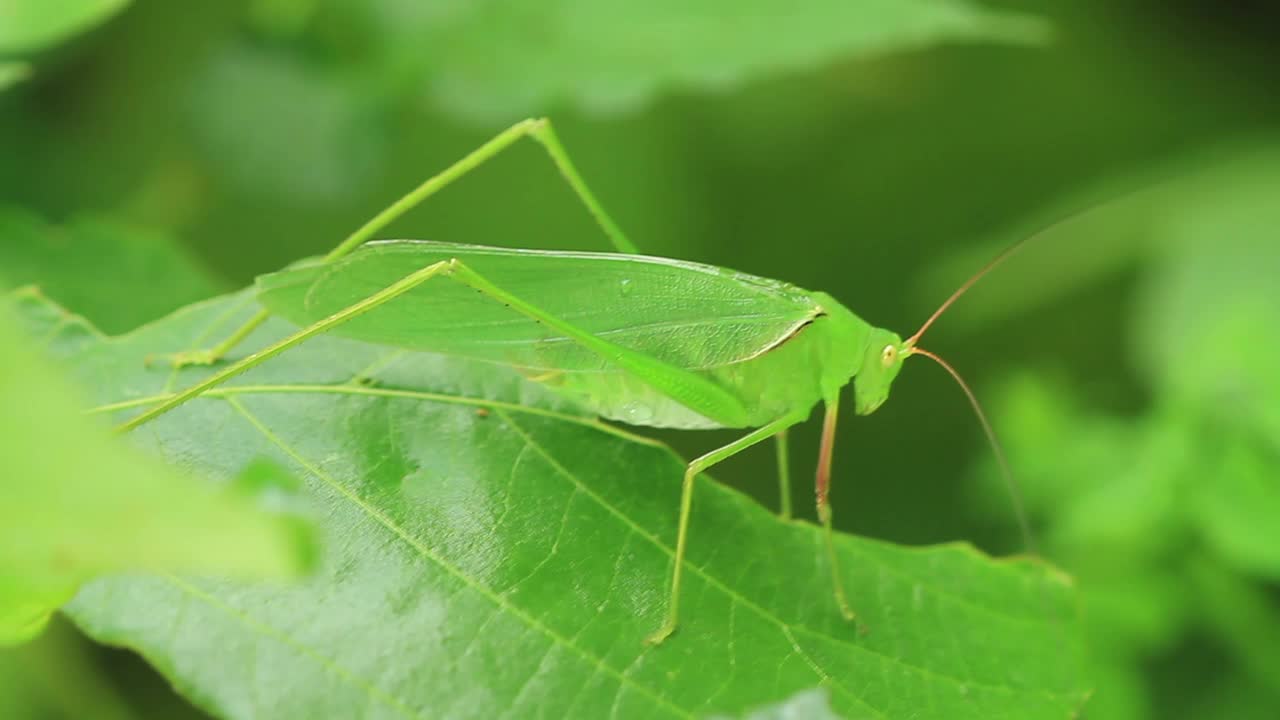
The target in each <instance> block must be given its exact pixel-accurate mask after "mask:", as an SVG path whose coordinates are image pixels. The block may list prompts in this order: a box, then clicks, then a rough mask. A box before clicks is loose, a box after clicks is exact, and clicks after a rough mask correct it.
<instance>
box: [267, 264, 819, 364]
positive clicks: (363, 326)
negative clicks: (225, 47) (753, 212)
mask: <svg viewBox="0 0 1280 720" xmlns="http://www.w3.org/2000/svg"><path fill="white" fill-rule="evenodd" d="M450 258H457V259H459V260H461V261H463V262H464V263H466V264H467V266H469V267H470V268H472V269H473V270H475V271H476V272H478V273H480V274H481V275H483V276H484V277H485V278H487V279H488V280H489V281H490V282H492V283H494V284H495V285H498V286H500V287H502V288H503V289H504V290H506V291H508V292H510V293H511V294H512V295H515V296H516V297H518V298H520V299H522V300H524V301H526V302H529V303H532V304H534V305H537V306H538V307H540V308H542V309H543V310H545V311H547V312H548V313H550V314H552V315H555V316H557V317H559V318H561V319H563V320H565V321H568V322H570V323H572V324H574V325H576V326H578V327H580V328H582V329H583V330H586V331H587V332H590V333H592V334H595V335H598V336H599V337H601V338H604V339H607V340H609V341H610V342H613V343H616V344H618V345H621V346H623V347H626V348H628V349H631V350H636V351H639V352H643V353H645V354H648V355H650V356H652V357H655V358H657V359H659V360H662V361H663V362H666V363H669V364H671V365H675V366H677V367H681V368H685V369H689V370H708V369H712V368H717V367H722V366H725V365H730V364H733V363H737V362H742V361H744V360H747V359H750V358H752V357H755V356H757V355H759V354H761V353H763V352H765V351H766V350H768V349H769V348H771V347H773V346H774V345H776V344H778V343H781V342H782V341H783V340H785V339H786V338H787V337H788V336H790V335H791V334H792V333H794V332H795V331H796V329H797V328H798V327H800V326H802V325H803V324H804V323H806V322H808V321H810V320H812V318H813V316H814V314H815V313H816V311H817V305H816V303H815V302H814V300H813V298H812V297H811V296H810V295H809V294H808V293H806V292H804V291H803V290H800V289H799V288H795V287H793V286H790V285H786V284H784V283H780V282H777V281H774V280H768V279H765V278H759V277H755V276H752V275H746V274H743V273H738V272H734V271H731V270H726V269H723V268H717V267H713V266H709V265H701V264H697V263H688V262H680V261H676V260H669V259H664V258H653V257H646V256H639V255H618V254H608V253H569V252H548V251H534V250H508V249H502V248H491V247H483V246H476V245H458V244H451V243H436V242H424V241H408V240H396V241H383V242H375V243H369V244H368V245H365V246H364V247H362V248H361V249H360V250H357V251H356V252H354V253H352V254H351V255H349V256H348V257H346V258H344V259H343V260H340V261H338V262H336V263H333V264H329V265H316V266H310V267H300V268H295V269H290V270H284V271H281V272H277V273H273V274H270V275H265V276H262V277H260V278H258V283H257V284H258V290H259V297H260V299H261V301H262V303H263V304H264V305H265V306H266V307H268V308H269V309H270V310H271V311H272V312H274V313H276V314H278V315H280V316H282V317H285V318H287V319H289V320H291V321H293V322H295V323H297V324H300V325H307V324H310V323H313V322H315V321H317V320H320V319H322V318H324V317H327V316H329V315H331V314H333V313H334V312H337V311H339V310H341V309H343V308H345V307H347V306H349V305H351V304H352V303H355V302H357V301H359V300H361V299H363V298H365V297H368V296H369V295H371V294H373V293H374V292H377V291H378V290H381V289H383V288H385V287H386V286H388V285H390V284H391V283H393V282H395V281H396V280H399V279H400V278H402V277H404V276H406V275H408V274H409V273H411V272H413V271H415V270H418V269H420V268H423V267H426V266H428V265H430V264H432V263H435V262H439V261H442V260H448V259H450ZM333 332H334V333H335V334H338V335H344V336H347V337H352V338H355V339H358V340H364V341H367V342H375V343H380V344H387V345H394V346H399V347H404V348H408V349H411V350H422V351H429V352H439V353H445V354H450V355H457V356H462V357H468V358H474V359H477V360H484V361H489V362H496V363H502V364H506V365H511V366H515V367H518V368H523V369H526V370H528V371H530V372H537V373H542V372H562V373H593V372H595V373H600V372H603V373H613V372H617V368H616V367H612V366H610V364H609V363H607V362H606V361H604V360H602V359H601V358H600V357H598V356H597V355H595V354H593V353H591V352H590V351H588V350H586V349H585V348H583V347H581V346H580V345H578V344H576V343H575V342H574V341H572V340H570V339H569V338H566V337H564V336H563V335H562V334H560V333H558V332H556V331H554V330H551V329H550V328H547V327H546V326H544V325H542V324H540V323H538V322H536V321H534V320H531V319H529V318H527V317H525V316H523V315H520V314H517V313H515V312H513V311H512V310H510V309H508V308H506V307H504V306H502V305H501V304H500V303H497V302H495V301H493V300H492V299H490V298H488V297H486V296H484V295H482V294H480V293H478V292H476V291H475V290H473V289H470V288H468V287H466V286H464V285H462V284H460V283H456V282H452V281H449V280H445V279H442V280H439V281H431V282H429V283H426V284H424V285H422V286H421V287H418V288H415V289H414V290H412V291H410V292H408V293H406V294H405V295H403V296H401V297H399V298H397V299H395V300H393V301H391V302H389V303H388V304H387V305H386V306H384V307H381V308H379V309H378V310H376V311H374V312H371V313H368V314H367V315H363V316H361V317H358V318H355V319H353V320H351V321H350V322H348V323H345V324H343V325H341V326H339V327H338V328H336V329H335V330H334V331H333Z"/></svg>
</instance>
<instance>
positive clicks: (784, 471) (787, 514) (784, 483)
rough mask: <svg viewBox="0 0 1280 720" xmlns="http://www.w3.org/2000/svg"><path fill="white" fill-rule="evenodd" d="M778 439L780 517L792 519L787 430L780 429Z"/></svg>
mask: <svg viewBox="0 0 1280 720" xmlns="http://www.w3.org/2000/svg"><path fill="white" fill-rule="evenodd" d="M774 438H775V439H776V440H777V441H778V517H781V518H782V519H783V520H790V519H791V454H790V453H789V452H788V451H787V430H786V429H785V428H784V429H783V430H781V431H779V432H778V434H777V435H774Z"/></svg>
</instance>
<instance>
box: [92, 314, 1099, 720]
mask: <svg viewBox="0 0 1280 720" xmlns="http://www.w3.org/2000/svg"><path fill="white" fill-rule="evenodd" d="M247 299H248V298H247V297H244V296H240V297H233V298H228V299H225V300H221V301H217V302H212V303H206V304H202V305H198V306H193V307H190V308H188V309H185V310H183V311H181V312H179V313H177V314H176V315H174V316H172V317H170V318H168V319H167V320H164V321H162V322H160V323H157V324H153V325H149V326H147V327H145V328H143V329H142V330H140V331H138V332H136V333H134V334H131V335H128V336H125V337H121V338H116V339H111V340H98V341H96V342H94V343H93V344H92V345H91V346H88V347H85V348H84V349H83V350H81V351H80V352H79V353H77V355H76V357H75V358H74V360H75V363H76V367H77V369H78V371H79V372H80V373H82V374H84V375H85V376H86V377H92V378H95V380H96V383H95V385H96V387H97V388H98V400H99V401H100V402H121V401H124V402H129V403H130V404H131V405H132V406H134V407H142V406H144V405H145V404H146V398H148V397H150V396H155V395H157V394H161V393H164V392H167V391H168V390H169V389H170V388H174V387H180V386H185V385H186V384H187V383H189V382H192V381H193V380H195V379H197V378H199V377H200V376H202V375H203V374H204V373H205V372H208V371H207V370H204V369H194V368H188V369H185V370H183V371H181V372H180V373H177V374H175V373H172V372H170V371H168V370H165V369H159V368H152V369H147V368H146V367H145V366H144V364H143V362H142V359H143V358H144V357H145V356H147V355H149V354H152V353H166V352H172V351H178V350H183V349H190V348H193V347H199V346H201V344H202V343H205V342H207V339H208V338H212V337H216V336H218V335H220V334H222V333H224V332H226V331H228V330H229V329H231V327H233V326H234V324H235V323H237V322H239V321H242V320H243V319H244V318H245V317H246V316H247V315H248V314H249V313H251V312H252V311H253V306H252V305H251V304H250V303H248V302H246V300H247ZM285 330H286V326H285V325H284V324H283V323H280V322H273V323H272V324H269V325H267V326H265V327H264V328H263V329H261V330H260V331H259V333H258V334H257V335H255V336H254V337H253V338H251V339H250V341H249V342H250V345H257V344H260V343H262V342H263V341H265V340H268V339H270V338H274V337H278V336H279V335H280V334H281V333H282V332H284V331H285ZM545 393H546V391H545V390H541V389H539V388H537V387H535V386H533V385H532V384H531V383H528V382H526V381H524V380H523V379H521V378H520V377H519V376H518V375H517V374H515V373H513V372H511V371H508V370H506V369H504V368H499V367H495V366H489V365H484V364H476V363H466V362H462V361H455V360H450V359H447V358H442V357H439V356H431V355H417V354H406V353H403V352H398V351H388V350H387V349H385V348H378V347H373V346H368V345H362V344H359V343H354V342H350V341H344V340H340V339H337V338H332V337H321V338H317V339H315V340H314V341H312V342H309V343H307V344H305V345H303V346H301V347H299V348H296V349H294V350H292V351H290V352H289V353H287V354H285V355H283V356H281V357H280V358H277V359H276V360H275V361H274V362H270V363H266V364H265V365H263V366H261V367H259V368H256V369H255V370H253V371H251V372H250V373H248V374H246V375H245V376H243V377H242V378H240V379H238V380H236V381H233V383H232V384H229V385H225V386H223V387H221V388H220V389H217V390H215V391H213V392H211V393H210V394H209V395H208V396H207V397H206V398H203V399H200V400H197V401H194V402H192V403H190V404H188V405H186V406H183V407H182V408H179V409H178V410H176V411H174V412H172V413H170V414H168V415H165V416H163V417H161V418H159V419H158V420H156V421H154V422H152V423H149V424H147V425H145V426H143V427H142V428H140V429H139V431H137V432H136V433H135V434H134V435H135V438H136V439H137V440H138V441H139V442H141V443H144V444H146V445H147V446H148V447H152V448H154V449H156V450H157V451H159V452H161V453H162V454H164V455H166V456H169V457H175V458H181V459H182V460H183V462H184V463H187V464H190V465H192V466H194V467H198V468H201V469H203V470H204V471H206V472H208V473H210V474H219V475H221V474H225V473H226V472H227V470H228V469H229V468H236V467H240V466H242V465H243V464H244V463H245V462H247V460H248V459H249V458H252V457H255V456H258V455H266V456H269V457H273V458H275V459H276V460H278V461H280V462H283V463H286V464H288V465H290V466H291V467H293V468H295V469H296V470H297V471H298V472H301V473H304V474H305V475H306V476H307V478H308V481H309V485H310V489H311V491H312V493H313V494H314V495H315V496H316V499H317V501H318V502H320V503H321V504H323V506H324V508H325V510H324V516H325V529H326V531H327V536H328V538H329V542H328V543H326V545H325V548H326V555H325V557H324V559H323V561H322V564H323V567H324V570H323V571H322V573H321V576H320V577H318V578H317V579H316V580H315V581H314V582H313V583H312V584H311V585H310V586H308V587H305V588H299V587H294V588H289V587H279V586H267V585H252V584H243V583H232V582H227V581H214V580H205V579H191V578H176V577H132V578H118V579H106V580H102V581H99V582H96V583H94V584H93V585H91V586H89V587H87V588H86V589H85V591H84V592H82V593H81V594H80V595H79V596H78V597H77V599H76V601H75V602H74V604H73V605H72V606H71V607H70V609H69V612H70V613H71V615H72V617H73V618H74V619H75V620H76V622H77V623H79V624H80V625H81V627H82V628H84V629H85V630H86V631H87V632H88V633H89V634H90V635H91V636H93V637H95V638H97V639H99V640H101V641H103V642H108V643H111V644H115V645H123V646H126V647H131V648H136V649H137V650H138V651H140V652H141V653H142V654H143V655H144V656H145V657H147V658H148V659H149V660H150V661H151V662H152V663H153V664H155V665H156V666H157V667H158V668H159V669H160V670H161V672H163V673H164V674H165V675H167V676H168V677H169V678H170V680H171V681H172V682H173V683H174V685H175V686H176V687H178V688H179V689H180V690H181V691H182V692H184V693H185V694H186V695H187V696H188V697H190V698H192V699H193V700H194V701H195V702H197V703H198V704H199V705H201V706H202V707H203V708H205V709H206V710H208V711H210V712H214V713H215V714H218V715H220V716H223V717H229V718H239V717H250V716H260V715H262V714H264V713H265V714H269V715H271V716H272V717H281V718H287V717H315V716H328V717H333V716H351V717H392V716H419V715H422V716H432V717H436V716H450V717H492V716H495V715H499V714H502V713H517V714H528V715H542V716H554V715H577V716H592V717H594V716H602V715H605V714H608V713H609V712H616V714H618V715H621V716H649V717H653V716H665V715H675V716H681V715H686V716H687V715H692V714H702V713H714V712H722V713H740V712H744V711H746V710H747V709H749V708H753V707H760V706H762V705H766V704H769V703H776V702H779V701H781V700H783V699H785V698H787V697H789V696H790V695H792V694H794V693H797V692H799V691H801V690H804V689H806V688H811V687H813V686H814V685H815V684H821V685H823V686H825V687H827V688H828V689H829V691H830V693H831V701H832V704H833V705H834V707H835V710H836V711H837V712H839V713H841V714H843V715H845V716H848V717H866V716H874V717H881V718H895V717H904V718H905V717H916V718H918V717H939V718H948V719H955V718H990V717H1000V716H1005V717H1019V718H1063V717H1066V716H1069V715H1070V714H1071V713H1073V712H1076V711H1077V710H1078V709H1079V707H1080V705H1081V703H1082V702H1083V698H1084V696H1085V694H1086V688H1084V687H1083V686H1082V680H1081V675H1082V670H1081V668H1080V666H1079V665H1078V663H1077V658H1078V655H1079V651H1080V648H1079V647H1078V646H1076V645H1075V644H1074V642H1073V640H1072V638H1073V637H1074V632H1073V630H1072V628H1073V623H1074V620H1073V619H1072V618H1071V610H1070V609H1069V608H1070V603H1071V593H1070V590H1069V589H1068V586H1067V585H1066V583H1065V581H1064V579H1063V578H1062V577H1061V576H1059V575H1057V574H1056V573H1055V572H1054V571H1053V570H1051V569H1049V568H1046V567H1044V566H1042V565H1039V564H1037V563H1034V562H1028V561H992V560H990V559H989V558H986V557H984V556H982V555H980V554H979V553H977V552H975V551H974V550H972V549H971V548H969V547H966V546H962V545H952V546H941V547H934V548H928V549H908V548H899V547H894V546H891V545H887V544H883V543H878V542H873V541H869V540H864V539H859V538H854V537H846V536H842V537H841V538H840V539H839V546H840V554H841V555H842V556H843V560H844V563H845V568H846V572H847V573H848V578H847V584H848V587H849V588H850V590H851V591H852V597H851V600H852V602H853V604H854V606H855V607H856V608H858V609H859V611H860V612H861V613H862V615H861V623H862V624H861V625H860V626H855V625H854V624H850V623H847V622H845V621H843V620H842V619H841V618H840V617H839V614H838V613H837V612H836V611H835V609H834V606H833V600H832V599H831V589H830V585H829V580H828V575H827V569H826V566H825V563H824V561H823V550H822V544H821V541H820V534H819V533H818V532H817V529H816V528H814V527H813V526H811V525H808V524H805V523H787V522H781V521H779V520H778V519H777V518H776V516H774V515H773V514H772V513H770V512H768V511H767V510H765V509H763V508H761V507H759V506H758V505H756V504H755V503H753V502H750V501H749V500H747V499H746V498H745V497H743V496H741V495H740V494H738V493H736V492H733V491H730V490H728V489H726V488H725V487H723V486H721V485H718V484H717V483H714V482H704V483H701V484H700V485H699V491H698V493H697V500H696V504H697V508H698V510H697V516H696V520H695V522H694V526H693V529H692V533H691V539H690V553H689V566H688V574H687V575H686V586H685V588H684V594H683V600H684V602H683V604H682V611H683V617H682V625H681V627H680V631H679V632H678V633H677V634H676V635H675V636H673V637H672V638H671V639H670V640H668V641H667V642H666V643H665V644H663V645H661V646H659V647H656V648H647V647H646V646H644V644H643V643H642V639H643V638H644V637H645V636H646V635H647V634H648V633H649V632H651V631H652V630H653V629H654V628H655V627H657V626H658V624H659V623H660V622H661V618H662V613H663V610H664V606H665V601H666V597H667V595H666V582H667V573H668V570H669V567H668V566H669V563H670V560H671V557H672V541H673V539H674V536H675V521H676V512H675V510H676V507H677V499H678V496H679V484H680V475H681V471H682V463H681V461H680V460H679V459H678V458H677V457H676V456H675V455H674V454H673V453H671V452H670V451H669V450H668V449H666V448H665V447H663V446H660V445H657V444H655V443H652V442H650V441H643V440H639V439H637V438H636V437H635V436H632V435H630V434H628V433H624V432H621V431H619V430H616V429H613V428H610V427H608V426H606V425H603V424H601V423H599V422H598V421H595V420H592V419H590V418H585V417H582V416H581V415H575V414H572V412H568V411H566V410H565V409H564V408H561V409H556V408H557V406H556V402H557V401H556V400H554V399H553V396H547V395H546V394H545ZM120 412H133V411H132V410H125V409H121V410H120ZM728 548H731V549H732V552H729V551H727V549H728ZM744 563H745V564H744ZM860 628H861V629H865V632H860Z"/></svg>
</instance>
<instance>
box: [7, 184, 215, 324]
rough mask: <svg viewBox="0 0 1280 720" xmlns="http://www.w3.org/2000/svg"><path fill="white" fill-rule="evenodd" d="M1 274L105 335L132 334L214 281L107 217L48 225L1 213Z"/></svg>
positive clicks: (159, 242)
mask: <svg viewBox="0 0 1280 720" xmlns="http://www.w3.org/2000/svg"><path fill="white" fill-rule="evenodd" d="M0 268H3V270H4V274H5V278H6V279H7V280H9V281H10V282H12V283H14V284H15V285H28V284H30V285H37V286H39V287H40V288H41V290H42V291H43V292H44V293H45V294H46V295H48V296H50V297H52V298H53V299H55V300H57V301H58V302H59V303H61V304H62V305H65V306H67V307H69V308H71V309H72V310H74V311H75V312H77V313H80V314H82V315H84V316H86V317H88V318H89V319H90V320H92V321H93V322H94V323H96V324H97V325H99V326H101V327H103V328H104V329H106V330H107V331H108V332H123V331H125V330H132V329H133V328H135V327H137V326H138V325H141V324H142V323H144V322H147V321H149V320H154V319H155V318H157V317H159V316H161V315H163V314H165V313H167V312H169V311H171V310H173V309H174V308H177V307H180V306H182V305H185V304H187V303H190V302H193V301H195V300H200V299H203V298H206V297H209V296H210V295H213V294H215V293H216V292H217V289H216V288H217V283H215V281H214V280H213V279H212V278H211V277H210V276H209V274H208V273H206V272H205V271H204V270H203V269H201V268H200V266H198V265H197V264H196V263H195V262H194V261H193V260H192V259H191V258H190V257H189V256H188V255H187V254H186V252H184V251H183V250H182V249H181V248H180V247H179V246H178V245H176V244H175V243H174V242H173V241H172V240H170V239H169V238H167V237H165V236H163V235H159V234H157V233H155V232H152V231H145V230H141V229H138V228H133V227H129V226H126V225H124V224H122V223H118V222H114V221H111V220H108V219H99V218H90V217H82V218H78V219H75V220H72V221H71V222H70V223H68V224H66V225H65V226H60V225H51V224H49V223H47V222H45V221H43V220H41V219H40V218H39V217H37V216H35V215H33V214H32V213H29V212H27V211H25V210H21V209H18V208H12V207H9V208H3V207H0Z"/></svg>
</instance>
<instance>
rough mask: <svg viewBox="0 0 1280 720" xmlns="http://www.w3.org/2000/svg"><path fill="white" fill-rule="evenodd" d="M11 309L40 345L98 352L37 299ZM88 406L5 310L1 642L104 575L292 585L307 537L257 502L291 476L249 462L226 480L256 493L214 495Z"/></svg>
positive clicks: (0, 320)
mask: <svg viewBox="0 0 1280 720" xmlns="http://www.w3.org/2000/svg"><path fill="white" fill-rule="evenodd" d="M15 304H16V305H17V306H18V310H19V312H21V313H22V314H23V315H24V316H25V319H26V322H27V324H29V325H30V326H32V329H34V330H35V331H36V333H37V334H36V337H37V338H41V339H45V340H48V341H50V342H56V343H57V344H58V345H59V347H60V348H62V349H63V351H64V352H72V353H74V352H76V351H77V349H83V348H87V347H90V346H93V345H96V344H98V340H97V339H96V338H95V337H93V336H92V335H91V334H90V331H89V330H88V329H86V328H85V327H84V326H83V325H82V324H80V323H79V322H77V321H76V320H75V319H74V318H71V317H69V316H68V315H67V314H66V313H65V312H64V311H62V310H60V309H58V308H55V307H53V306H52V305H50V304H49V303H48V302H47V301H45V300H43V299H42V298H40V297H39V296H37V295H36V294H34V293H33V292H29V291H28V292H22V293H18V294H17V295H16V298H15ZM82 407H83V401H82V400H81V398H80V397H79V396H78V395H77V394H76V392H75V391H74V390H73V389H72V388H71V387H69V386H68V384H67V383H66V381H65V379H63V378H62V377H60V376H59V375H58V374H57V373H56V371H55V370H54V369H53V368H50V367H49V366H48V362H47V360H46V359H45V358H43V357H41V356H40V354H39V353H38V352H36V351H34V350H32V349H31V347H30V346H29V345H28V344H27V343H24V342H23V338H22V335H21V334H20V333H19V332H18V330H17V328H15V327H13V324H12V323H11V321H10V312H9V310H8V308H7V307H2V306H0V437H3V438H4V439H5V444H4V446H3V448H0V467H2V468H3V472H4V476H3V478H0V481H2V482H3V496H4V502H3V503H0V644H11V643H17V642H22V641H24V640H27V639H29V638H30V637H32V636H33V635H35V634H36V633H38V632H39V631H40V629H41V628H43V626H44V625H45V623H46V622H47V620H48V618H49V616H50V614H51V613H52V612H53V611H54V610H56V609H57V608H58V607H59V606H60V605H62V604H63V603H64V602H65V601H67V600H69V599H70V598H71V596H72V595H73V594H74V593H75V592H76V590H77V589H78V588H79V586H80V585H81V583H83V582H85V581H87V580H90V579H92V578H94V577H97V576H99V575H102V574H104V573H111V572H119V571H123V570H148V571H154V572H171V571H187V572H202V573H203V572H207V573H214V574H220V575H239V576H250V577H277V578H287V577H290V576H292V575H296V574H298V573H299V572H301V571H302V570H304V569H305V568H306V566H307V564H308V560H309V559H310V558H311V557H312V552H311V551H310V538H309V536H308V532H307V530H306V528H305V526H303V525H302V524H300V522H299V521H298V520H297V519H296V518H291V517H288V516H282V515H279V514H276V513H269V512H264V511H263V508H262V507H261V505H260V504H259V500H261V499H262V493H263V492H264V491H265V492H267V493H271V492H273V491H274V489H275V487H276V486H277V484H278V483H283V482H287V481H289V480H291V478H288V476H287V475H284V474H283V473H282V472H281V471H279V470H278V469H277V470H275V471H272V472H271V475H270V477H267V476H264V475H263V474H262V473H263V472H264V471H263V470H261V469H251V468H253V467H254V466H252V465H251V464H250V463H249V462H246V463H243V464H241V465H240V466H238V467H236V466H233V467H230V468H228V472H227V473H226V474H224V475H220V476H219V477H224V478H225V477H235V476H237V475H239V476H241V477H242V478H244V479H246V480H252V483H251V484H250V485H248V486H245V487H239V486H237V487H233V488H232V491H225V490H223V491H219V490H218V489H217V488H216V486H215V485H213V484H212V483H207V482H203V481H201V480H199V479H197V478H195V477H190V476H188V475H186V474H185V473H183V472H180V471H179V470H177V469H175V468H173V467H169V466H166V465H165V464H163V463H161V462H159V461H158V460H157V459H156V458H154V457H151V456H148V455H146V454H144V453H142V452H139V451H138V450H137V449H135V448H132V447H129V445H128V443H126V442H124V441H122V440H121V439H119V438H116V437H112V436H111V435H110V434H109V432H108V430H107V428H106V427H105V426H103V425H102V424H101V423H100V422H93V421H90V420H87V419H85V418H84V417H83V415H82ZM256 467H257V468H261V465H258V466H256ZM242 490H246V492H241V491H242ZM277 499H278V498H277Z"/></svg>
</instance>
